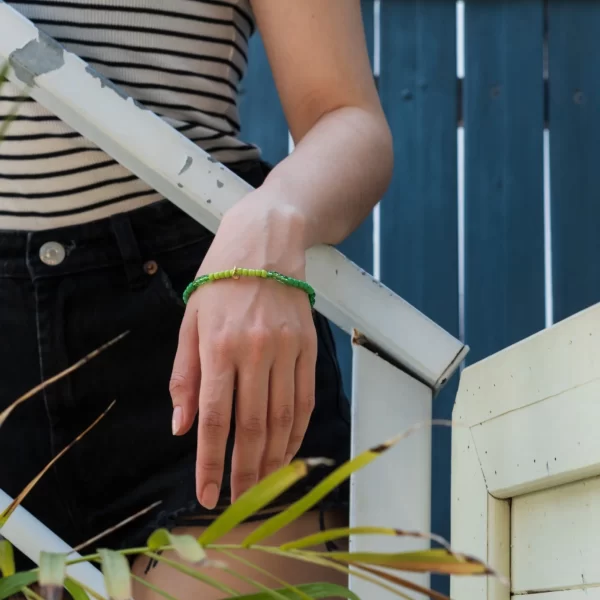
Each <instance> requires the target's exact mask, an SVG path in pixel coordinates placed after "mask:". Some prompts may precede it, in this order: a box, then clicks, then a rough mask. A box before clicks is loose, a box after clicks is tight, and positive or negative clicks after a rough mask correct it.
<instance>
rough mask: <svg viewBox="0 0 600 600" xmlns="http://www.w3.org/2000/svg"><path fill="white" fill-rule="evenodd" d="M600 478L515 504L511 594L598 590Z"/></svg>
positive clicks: (557, 489)
mask: <svg viewBox="0 0 600 600" xmlns="http://www.w3.org/2000/svg"><path fill="white" fill-rule="evenodd" d="M599 514H600V478H595V479H588V480H587V481H581V482H578V483H574V484H571V485H565V486H561V487H556V488H552V489H549V490H545V491H543V492H538V493H535V494H530V495H527V496H522V497H519V498H515V499H514V500H513V504H512V519H513V527H512V563H513V584H512V585H513V591H514V592H515V593H520V594H522V593H525V592H530V593H531V592H535V591H551V590H564V589H569V588H577V587H588V586H589V587H598V586H600V560H599V559H600V556H599V550H598V537H599V536H600V519H598V515H599Z"/></svg>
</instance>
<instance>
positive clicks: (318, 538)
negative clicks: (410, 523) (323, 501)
mask: <svg viewBox="0 0 600 600" xmlns="http://www.w3.org/2000/svg"><path fill="white" fill-rule="evenodd" d="M351 535H384V536H392V537H411V538H417V539H425V540H434V541H436V542H438V543H439V544H440V545H442V546H444V547H445V548H447V549H448V550H450V548H449V546H448V542H446V540H444V539H443V538H441V537H440V536H438V535H435V534H431V533H421V532H419V531H405V530H403V529H393V528H390V527H341V528H339V529H328V530H327V531H322V532H320V533H315V534H313V535H307V536H306V537H303V538H300V539H298V540H294V541H293V542H288V543H287V544H283V545H282V546H280V548H281V550H299V549H301V548H310V547H312V546H319V545H321V544H324V543H326V542H332V541H334V540H339V539H344V538H348V537H350V536H351Z"/></svg>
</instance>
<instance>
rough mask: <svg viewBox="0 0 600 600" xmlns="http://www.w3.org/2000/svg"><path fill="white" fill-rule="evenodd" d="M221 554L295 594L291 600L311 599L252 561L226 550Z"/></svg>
mask: <svg viewBox="0 0 600 600" xmlns="http://www.w3.org/2000/svg"><path fill="white" fill-rule="evenodd" d="M221 553H222V554H224V555H225V556H226V557H227V558H229V559H230V560H235V561H237V562H239V563H240V564H242V565H245V566H247V567H249V568H250V569H253V570H255V571H256V572H257V573H260V574H261V575H263V576H264V577H268V578H270V579H272V580H273V581H274V582H275V583H277V584H278V585H280V586H282V588H283V589H285V590H287V591H289V592H290V593H293V594H295V596H292V597H293V598H300V599H301V600H311V597H310V596H308V595H307V594H306V593H305V592H303V591H302V590H301V589H300V588H298V587H296V586H294V585H291V584H290V583H287V582H286V581H284V580H283V579H281V578H280V577H277V576H276V575H274V574H273V573H270V572H269V571H267V570H266V569H263V568H262V567H260V566H258V565H257V564H255V563H253V562H252V561H250V560H247V559H245V558H243V557H241V556H238V555H237V554H234V553H233V552H228V551H227V550H221Z"/></svg>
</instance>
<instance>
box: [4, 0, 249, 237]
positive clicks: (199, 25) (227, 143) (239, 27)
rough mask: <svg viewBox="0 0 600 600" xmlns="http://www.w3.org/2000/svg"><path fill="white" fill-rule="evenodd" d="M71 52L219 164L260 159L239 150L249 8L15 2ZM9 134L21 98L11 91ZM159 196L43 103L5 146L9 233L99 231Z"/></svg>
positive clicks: (232, 4) (175, 1)
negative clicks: (100, 224)
mask: <svg viewBox="0 0 600 600" xmlns="http://www.w3.org/2000/svg"><path fill="white" fill-rule="evenodd" d="M8 4H10V5H11V6H12V7H13V8H15V9H16V10H18V11H19V12H20V13H22V14H23V15H25V16H26V17H27V18H29V19H30V20H31V21H33V22H34V23H35V24H36V25H38V26H39V28H40V29H42V30H43V31H45V32H46V33H47V34H49V35H50V36H51V37H53V38H54V39H56V40H57V41H58V42H59V43H61V44H62V45H63V46H65V47H66V48H67V49H68V50H70V51H71V52H73V53H75V54H77V55H78V56H80V57H81V58H82V59H83V60H85V61H86V62H88V63H89V64H90V65H91V66H92V67H93V68H94V69H96V70H97V71H99V72H101V73H102V74H103V75H105V76H106V77H108V78H109V79H111V80H112V81H113V82H114V83H115V84H117V85H119V86H121V87H122V88H123V89H124V90H125V91H126V92H127V93H128V94H130V95H131V96H132V97H133V98H135V99H136V100H138V101H140V102H141V103H142V104H144V105H145V106H146V107H147V108H149V109H150V110H152V111H153V112H155V113H156V114H158V115H159V116H160V117H162V118H163V119H165V120H166V121H167V122H168V123H169V124H170V125H172V126H173V127H175V128H177V129H178V130H179V131H180V132H181V133H182V134H183V135H185V136H186V137H188V138H189V139H190V140H192V141H194V142H195V143H197V144H198V145H199V146H200V147H201V148H203V149H204V150H206V151H207V152H209V153H210V154H212V155H213V156H214V158H216V159H217V160H219V161H221V162H224V163H227V164H232V163H235V162H240V161H244V160H248V159H253V158H258V157H259V151H258V149H257V148H256V147H255V146H251V145H248V144H245V143H243V142H242V141H240V140H239V139H238V138H237V135H238V133H239V130H240V124H239V114H238V107H237V96H238V86H239V83H240V80H241V79H242V77H243V75H244V72H245V69H246V63H247V51H248V39H249V37H250V35H251V34H252V32H253V29H254V22H253V17H252V12H251V8H250V4H249V0H168V2H166V1H165V0H9V1H8ZM0 94H1V95H0V122H2V121H3V120H4V119H5V118H6V117H7V116H8V115H9V114H10V112H11V109H12V107H13V106H14V102H15V100H16V99H17V98H18V96H19V89H18V88H16V87H15V86H13V85H12V84H10V83H5V84H4V85H3V86H2V89H1V90H0ZM160 199H161V197H160V195H159V194H157V193H156V192H154V191H153V190H152V189H151V188H149V187H148V186H147V185H146V184H145V183H144V182H142V181H140V180H139V179H138V178H137V177H136V176H135V175H133V174H132V173H131V172H130V171H128V170H127V169H125V168H123V167H122V166H121V165H119V164H118V163H116V162H115V161H114V160H112V159H111V158H110V157H109V156H108V155H107V154H105V153H104V152H102V151H101V150H100V149H99V148H98V147H96V146H95V145H94V144H92V143H91V142H89V141H88V140H86V139H85V138H84V137H82V136H80V135H79V134H78V133H77V132H76V131H74V130H72V129H71V128H70V127H69V126H68V125H66V124H65V123H63V122H62V121H60V120H59V119H58V118H57V117H55V116H54V115H53V114H52V113H50V112H48V111H47V110H46V109H44V108H43V107H42V106H40V105H39V104H38V103H37V102H35V101H34V100H32V99H26V100H25V101H24V102H23V103H22V104H21V105H20V108H19V111H18V115H17V118H16V120H15V121H14V122H13V123H11V125H10V127H9V130H8V134H7V136H6V137H5V139H4V141H3V142H2V143H0V230H7V229H22V230H23V229H27V230H39V229H50V228H56V227H63V226H66V225H73V224H78V223H83V222H87V221H92V220H96V219H100V218H104V217H107V216H110V215H111V214H114V213H118V212H124V211H129V210H133V209H136V208H139V207H141V206H145V205H147V204H150V203H152V202H156V201H157V200H160Z"/></svg>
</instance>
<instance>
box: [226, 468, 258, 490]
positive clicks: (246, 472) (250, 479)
mask: <svg viewBox="0 0 600 600" xmlns="http://www.w3.org/2000/svg"><path fill="white" fill-rule="evenodd" d="M232 477H233V480H234V481H235V482H236V483H237V484H238V485H241V486H242V487H246V486H247V487H250V486H252V485H254V484H255V483H256V482H257V480H258V471H256V470H255V469H243V470H240V471H236V472H235V473H233V474H232Z"/></svg>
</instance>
